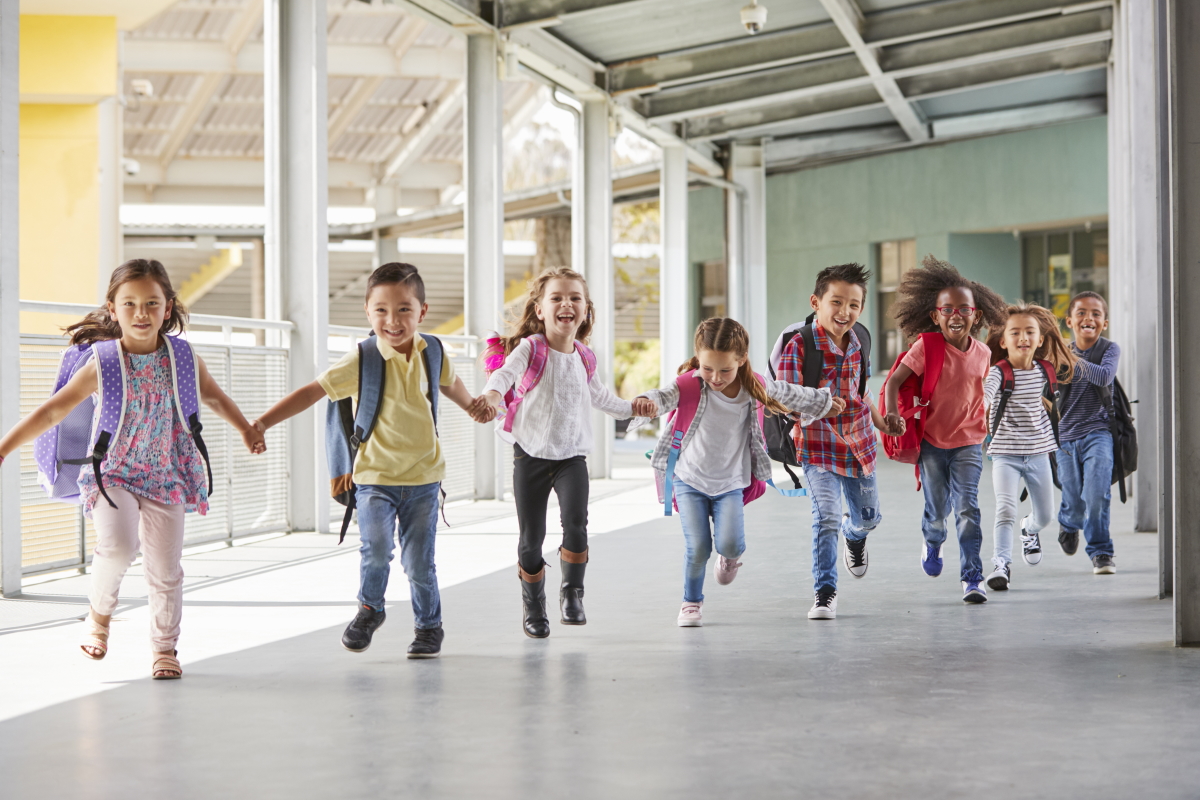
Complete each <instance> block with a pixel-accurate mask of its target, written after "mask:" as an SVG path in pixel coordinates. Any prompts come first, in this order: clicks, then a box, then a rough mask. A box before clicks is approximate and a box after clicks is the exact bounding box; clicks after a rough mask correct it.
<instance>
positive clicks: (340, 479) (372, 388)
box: [325, 333, 446, 544]
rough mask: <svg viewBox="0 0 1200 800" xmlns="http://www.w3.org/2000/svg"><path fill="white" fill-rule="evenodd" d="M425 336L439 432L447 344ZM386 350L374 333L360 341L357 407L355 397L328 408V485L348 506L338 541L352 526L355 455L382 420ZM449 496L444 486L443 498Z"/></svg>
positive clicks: (430, 395)
mask: <svg viewBox="0 0 1200 800" xmlns="http://www.w3.org/2000/svg"><path fill="white" fill-rule="evenodd" d="M421 338H422V339H424V340H425V350H424V351H423V353H422V355H423V361H424V362H425V378H426V381H427V382H428V384H429V391H428V393H427V394H426V395H425V398H426V399H427V400H428V401H429V409H430V411H431V412H432V413H433V431H434V435H436V434H437V419H438V397H439V396H440V393H439V392H438V386H439V385H440V384H441V380H442V358H443V353H444V348H443V347H442V341H441V339H438V338H437V337H436V336H427V335H426V334H424V333H422V334H421ZM384 366H385V364H384V359H383V354H382V353H380V352H379V345H378V344H377V342H376V339H375V336H374V335H373V334H372V335H371V336H369V337H367V338H366V339H365V340H363V341H361V342H359V343H358V408H355V407H354V405H353V402H354V401H353V398H350V397H346V398H343V399H341V400H336V401H334V400H331V401H329V405H328V407H327V408H326V409H325V458H326V461H327V462H328V464H329V488H330V494H331V495H332V496H333V499H334V500H336V501H338V502H339V503H341V504H342V505H344V506H345V507H346V515H345V516H344V517H342V532H341V535H340V536H339V537H338V544H341V543H342V540H344V539H345V538H346V529H347V528H349V527H350V519H351V518H352V517H353V516H354V509H355V508H356V507H357V506H356V504H355V499H354V497H355V494H354V458H355V456H357V455H358V449H359V448H360V447H362V446H363V444H365V443H366V441H367V440H368V439H370V438H371V432H372V431H374V430H375V423H376V422H377V421H378V420H379V409H380V407H381V406H382V405H383V393H384V388H385V387H384V377H385V374H386V371H385V369H384ZM445 497H446V492H445V490H442V499H443V500H444V499H445Z"/></svg>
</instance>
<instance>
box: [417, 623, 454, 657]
mask: <svg viewBox="0 0 1200 800" xmlns="http://www.w3.org/2000/svg"><path fill="white" fill-rule="evenodd" d="M414 633H416V635H417V638H415V639H413V642H412V644H410V645H409V646H408V657H409V658H437V657H438V654H439V653H441V652H442V639H445V638H446V633H445V631H443V630H442V626H441V625H438V626H437V627H436V628H416V629H415V630H414Z"/></svg>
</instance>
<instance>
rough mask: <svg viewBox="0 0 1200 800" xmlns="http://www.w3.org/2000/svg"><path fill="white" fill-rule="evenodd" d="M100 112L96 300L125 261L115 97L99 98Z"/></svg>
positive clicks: (118, 111) (122, 181)
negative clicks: (98, 239)
mask: <svg viewBox="0 0 1200 800" xmlns="http://www.w3.org/2000/svg"><path fill="white" fill-rule="evenodd" d="M99 111H100V248H99V252H98V253H97V263H98V264H99V267H98V268H97V270H96V302H97V303H99V302H101V301H103V300H104V294H105V292H107V291H108V278H109V276H110V275H112V271H113V270H114V269H116V267H117V265H118V264H120V263H121V262H122V261H124V260H125V258H124V252H125V237H124V235H123V233H122V229H121V197H122V195H123V194H124V188H125V173H124V170H123V169H122V168H121V155H122V146H123V143H122V141H121V103H120V102H119V101H118V100H117V98H115V97H109V98H106V99H104V100H101V101H100V103H99Z"/></svg>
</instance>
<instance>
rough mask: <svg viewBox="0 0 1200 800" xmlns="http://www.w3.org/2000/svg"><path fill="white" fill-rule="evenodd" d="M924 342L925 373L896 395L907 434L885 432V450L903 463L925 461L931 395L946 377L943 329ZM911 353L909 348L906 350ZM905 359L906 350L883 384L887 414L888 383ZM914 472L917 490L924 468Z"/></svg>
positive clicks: (881, 407)
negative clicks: (939, 382) (943, 376)
mask: <svg viewBox="0 0 1200 800" xmlns="http://www.w3.org/2000/svg"><path fill="white" fill-rule="evenodd" d="M920 341H922V342H924V347H925V372H924V373H923V374H921V375H917V374H913V375H910V376H909V377H908V379H907V380H905V381H904V383H902V384H900V392H899V394H898V395H897V397H896V405H897V408H896V413H897V414H899V415H900V416H901V417H902V418H903V419H904V421H905V429H904V433H903V434H901V435H900V436H889V435H887V434H883V435H882V437H881V438H882V439H883V452H884V453H885V454H886V455H887V457H888V458H890V459H892V460H893V461H899V462H900V463H902V464H917V463H918V462H919V461H920V460H921V441H922V440H923V439H924V438H925V419H926V417H927V416H928V412H927V411H924V410H923V409H927V408H928V407H929V398H931V397H933V390H934V388H935V387H936V386H937V382H938V378H940V377H941V376H942V365H943V364H945V362H946V337H944V336H942V334H941V333H940V332H935V333H922V334H921V337H920ZM905 352H907V351H905ZM903 358H904V353H902V354H901V355H900V358H897V359H896V363H895V364H892V368H891V369H890V370H889V371H888V376H887V380H885V381H884V383H883V391H882V392H881V393H880V394H881V396H880V400H879V413H880V414H883V415H885V416H886V415H887V413H888V408H887V385H888V382H890V381H891V380H892V374H893V373H894V372H895V371H896V367H897V366H899V364H900V362H901V361H902V360H903ZM914 472H915V473H916V475H917V490H918V491H920V489H921V468H920V466H919V465H918V466H917V467H916V468H915V469H914Z"/></svg>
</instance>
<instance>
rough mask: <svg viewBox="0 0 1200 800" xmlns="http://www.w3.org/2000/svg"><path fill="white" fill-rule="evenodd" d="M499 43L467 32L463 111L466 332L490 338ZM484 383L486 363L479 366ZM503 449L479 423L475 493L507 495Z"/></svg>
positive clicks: (499, 270)
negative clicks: (501, 455) (465, 94)
mask: <svg viewBox="0 0 1200 800" xmlns="http://www.w3.org/2000/svg"><path fill="white" fill-rule="evenodd" d="M498 59H499V50H498V42H497V40H496V38H495V37H494V36H492V35H491V34H478V35H472V36H468V37H467V98H466V107H465V110H464V112H463V125H464V126H465V130H464V134H463V136H464V142H465V146H464V155H463V160H464V164H463V167H464V169H463V171H464V173H465V182H466V194H467V198H466V203H465V205H464V206H463V209H464V213H463V216H464V223H465V228H466V237H467V253H466V268H465V270H464V274H463V277H464V280H465V282H466V283H465V287H464V295H463V297H464V305H465V313H464V314H463V318H464V319H465V320H466V332H467V333H469V334H471V335H474V336H479V337H481V338H483V337H486V336H487V335H488V332H489V331H493V330H496V331H499V330H501V327H502V325H503V322H504V321H503V320H502V319H501V315H502V313H503V308H504V256H503V246H504V200H503V189H504V153H503V137H502V135H501V132H502V131H503V122H502V117H501V109H502V97H501V91H500V90H501V86H500V76H499V69H498ZM475 370H476V375H475V380H476V386H477V391H478V389H482V388H483V382H484V376H483V368H482V366H480V365H476V367H475ZM499 452H501V451H500V448H498V447H497V446H496V435H495V433H494V432H493V429H492V426H490V425H477V426H476V427H475V497H476V499H491V498H495V499H500V498H502V497H503V496H504V491H503V486H504V483H503V480H504V473H503V467H502V466H501V465H500V464H499V463H498V453H499Z"/></svg>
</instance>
